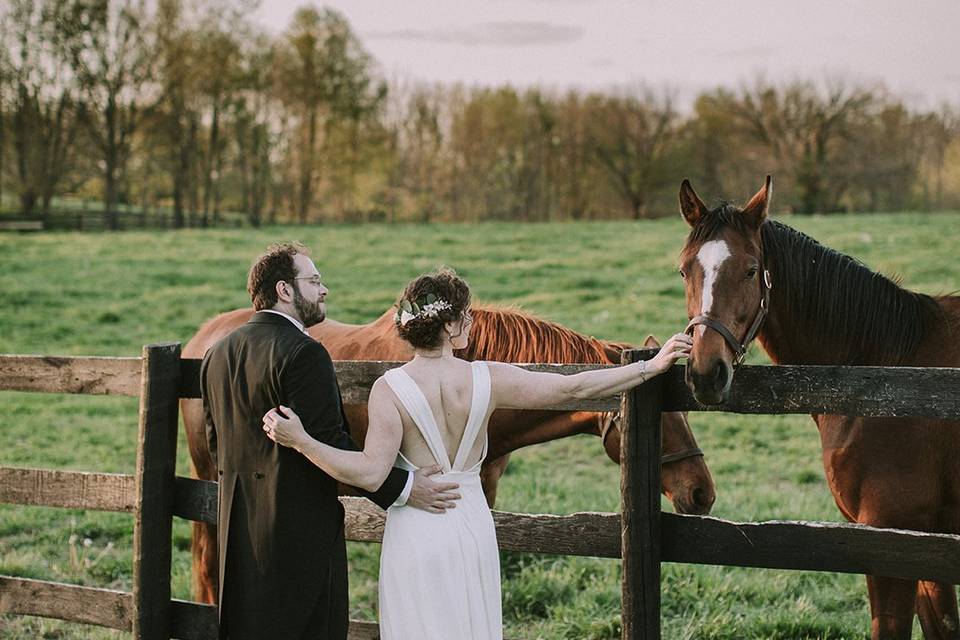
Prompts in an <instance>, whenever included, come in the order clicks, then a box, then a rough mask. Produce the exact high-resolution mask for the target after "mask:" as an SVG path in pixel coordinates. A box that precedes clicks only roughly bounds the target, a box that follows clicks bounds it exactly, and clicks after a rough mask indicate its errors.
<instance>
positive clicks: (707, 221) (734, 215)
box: [687, 202, 750, 245]
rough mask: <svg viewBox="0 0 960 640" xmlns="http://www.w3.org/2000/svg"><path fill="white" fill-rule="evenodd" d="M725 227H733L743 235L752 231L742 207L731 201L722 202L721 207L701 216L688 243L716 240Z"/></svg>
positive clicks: (692, 230)
mask: <svg viewBox="0 0 960 640" xmlns="http://www.w3.org/2000/svg"><path fill="white" fill-rule="evenodd" d="M724 229H733V230H734V231H736V232H737V233H740V234H743V235H747V233H748V232H749V231H750V229H748V227H747V223H746V222H744V220H743V216H742V215H740V209H739V208H738V207H736V206H734V205H732V204H730V203H729V202H721V203H720V206H719V207H717V208H716V209H713V210H711V211H710V213H708V214H706V215H704V216H703V217H701V218H700V220H699V221H698V222H697V226H695V227H694V228H692V229H691V230H690V234H689V235H688V236H687V245H689V244H690V243H697V244H703V243H705V242H709V241H710V240H714V239H716V237H717V236H718V235H720V232H721V231H723V230H724Z"/></svg>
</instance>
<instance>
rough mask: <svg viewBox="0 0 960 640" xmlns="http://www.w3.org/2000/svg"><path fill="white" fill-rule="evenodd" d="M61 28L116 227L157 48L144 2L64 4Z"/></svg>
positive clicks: (107, 212) (109, 217)
mask: <svg viewBox="0 0 960 640" xmlns="http://www.w3.org/2000/svg"><path fill="white" fill-rule="evenodd" d="M65 2H66V10H65V11H64V12H63V19H62V20H61V21H60V23H59V25H58V26H59V28H60V30H61V32H62V33H63V34H64V37H65V42H66V45H67V50H68V51H69V54H70V61H71V64H72V68H73V72H74V74H75V75H76V77H77V81H78V83H79V86H80V87H81V88H82V91H83V99H84V105H85V107H86V108H85V115H86V117H85V119H84V121H85V123H86V125H87V130H88V134H89V136H90V138H91V140H92V141H93V143H94V148H95V150H96V152H97V154H98V156H99V159H100V161H101V167H102V174H103V208H104V216H105V218H106V221H107V225H108V226H109V228H111V229H116V228H117V227H118V222H117V216H116V205H117V202H118V200H119V195H120V189H119V187H120V185H122V184H123V182H124V180H125V178H126V166H127V161H128V159H129V155H130V149H131V142H132V140H133V135H134V132H135V130H136V128H137V125H138V124H139V122H140V118H141V116H142V109H141V103H142V101H143V99H144V90H145V89H146V87H147V83H148V81H149V80H150V79H151V77H152V74H153V69H152V66H151V62H152V60H153V52H154V51H155V49H156V46H155V42H154V38H153V34H152V33H151V30H150V29H149V28H148V24H147V21H148V15H147V11H146V2H145V0H65Z"/></svg>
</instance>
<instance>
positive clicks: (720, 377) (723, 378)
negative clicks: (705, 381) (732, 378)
mask: <svg viewBox="0 0 960 640" xmlns="http://www.w3.org/2000/svg"><path fill="white" fill-rule="evenodd" d="M714 376H715V378H714V379H715V380H716V381H717V388H718V389H723V388H725V387H726V386H727V367H726V365H725V364H724V363H723V360H718V361H717V368H716V370H715V371H714Z"/></svg>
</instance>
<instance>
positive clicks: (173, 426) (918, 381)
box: [0, 344, 960, 640]
mask: <svg viewBox="0 0 960 640" xmlns="http://www.w3.org/2000/svg"><path fill="white" fill-rule="evenodd" d="M651 353H652V352H650V351H628V352H625V353H624V360H625V361H626V362H632V361H636V360H638V359H642V358H646V357H649V356H650V355H651ZM399 364H401V363H396V362H355V361H349V362H337V363H336V367H337V375H338V378H339V380H340V381H341V386H342V387H343V392H344V401H345V402H348V403H358V402H365V401H366V399H367V396H368V394H369V390H370V387H371V385H372V384H373V382H374V380H375V379H376V378H377V377H379V376H380V375H382V374H383V372H384V371H386V370H387V369H389V368H391V367H394V366H397V365H399ZM527 366H528V367H529V368H531V369H537V370H550V371H556V372H560V373H574V372H577V371H582V370H585V369H589V368H593V367H594V366H595V365H527ZM198 372H199V361H198V360H188V359H181V358H180V346H179V345H178V344H167V345H152V346H148V347H144V350H143V355H142V357H140V358H89V357H64V358H60V357H45V356H9V355H8V356H0V390H18V391H37V392H54V393H85V394H112V395H128V396H137V395H139V397H140V425H139V441H138V446H137V469H136V474H134V475H123V474H101V473H82V472H73V471H54V470H47V469H16V468H0V502H6V503H16V504H27V505H42V506H54V507H70V508H80V509H101V510H107V511H123V512H132V513H133V514H134V554H133V556H134V559H133V563H134V565H133V592H132V593H126V592H121V591H115V590H108V589H96V588H90V587H80V586H75V585H68V584H61V583H53V582H47V581H41V580H28V579H22V578H16V577H10V576H0V612H9V613H18V614H24V615H39V616H47V617H53V618H60V619H64V620H71V621H76V622H83V623H87V624H94V625H100V626H104V627H111V628H115V629H123V630H129V631H132V632H133V634H134V637H135V638H138V639H139V638H150V639H154V638H157V639H159V638H170V637H173V638H184V639H197V640H205V639H212V638H216V632H217V617H216V609H215V608H214V607H212V606H210V605H202V604H198V603H193V602H187V601H181V600H171V598H170V560H171V528H172V518H173V517H174V516H178V517H181V518H186V519H189V520H194V521H203V522H210V523H216V521H217V491H216V484H215V483H213V482H206V481H201V480H193V479H190V478H182V477H177V476H176V475H175V471H174V460H175V453H176V437H177V428H178V419H177V418H178V415H177V414H178V400H179V398H181V397H182V398H196V397H199V377H198ZM958 388H960V369H914V368H884V367H779V366H778V367H758V366H744V367H741V368H740V369H739V370H738V371H737V376H736V379H735V381H734V383H733V388H732V394H731V400H730V402H728V403H727V404H725V405H723V406H722V407H718V408H715V410H720V411H733V412H738V413H774V414H780V413H831V414H846V415H862V416H899V417H906V416H925V417H948V418H958V417H960V396H958V395H957V394H956V389H958ZM556 408H557V409H567V410H587V411H606V410H612V409H617V408H619V409H620V410H621V411H622V412H623V419H624V421H625V422H624V423H623V424H624V428H623V430H622V441H621V452H622V455H621V459H622V461H623V464H622V467H621V469H622V470H621V473H622V481H621V488H622V492H621V493H622V496H621V501H622V502H621V513H619V514H618V513H575V514H571V515H566V516H555V515H544V514H521V513H502V512H495V513H494V520H495V522H496V526H497V537H498V540H499V544H500V548H501V549H506V550H511V551H526V552H534V553H550V554H561V555H578V556H593V557H605V558H622V560H623V588H622V607H623V609H622V616H623V638H630V639H633V638H644V639H655V638H659V637H660V563H661V562H686V563H696V564H713V565H726V566H739V567H763V568H771V569H802V570H812V571H838V572H846V573H864V574H872V575H882V576H890V577H895V578H905V579H925V580H936V581H938V582H946V583H960V536H954V535H947V534H933V533H920V532H911V531H898V530H891V529H874V528H871V527H864V526H859V525H850V524H840V523H811V522H765V523H737V522H729V521H725V520H720V519H717V518H710V517H704V516H684V515H677V514H671V513H661V511H660V414H661V412H663V411H681V410H683V411H687V410H693V411H697V410H704V409H705V408H704V407H702V406H700V405H698V404H697V403H696V402H695V401H694V400H693V398H692V396H691V394H690V392H689V391H688V390H687V388H686V385H685V384H684V383H683V376H682V370H681V369H680V368H679V367H674V369H673V371H672V372H670V373H668V374H666V375H664V376H660V377H658V378H654V379H653V380H651V381H649V382H647V383H646V384H645V385H643V386H642V387H639V388H637V389H634V390H633V391H630V392H629V393H626V394H624V396H623V398H622V399H621V400H617V399H610V400H603V401H583V402H569V403H565V404H563V405H559V406H557V407H556ZM341 500H342V502H343V503H344V505H345V506H346V532H347V539H349V540H354V541H364V542H380V541H381V539H382V536H383V525H384V513H383V512H382V511H380V510H379V509H378V508H376V507H374V506H373V505H372V504H370V503H368V502H367V501H365V500H362V499H359V498H341ZM375 637H377V629H376V625H375V624H373V623H368V622H357V621H354V622H352V623H351V629H350V638H351V639H352V640H360V639H368V638H375Z"/></svg>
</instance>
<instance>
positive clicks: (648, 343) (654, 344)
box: [643, 336, 660, 349]
mask: <svg viewBox="0 0 960 640" xmlns="http://www.w3.org/2000/svg"><path fill="white" fill-rule="evenodd" d="M643 346H645V347H647V348H648V349H657V348H658V347H659V346H660V342H659V341H658V340H657V339H656V338H654V337H653V336H647V339H646V340H644V341H643Z"/></svg>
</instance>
